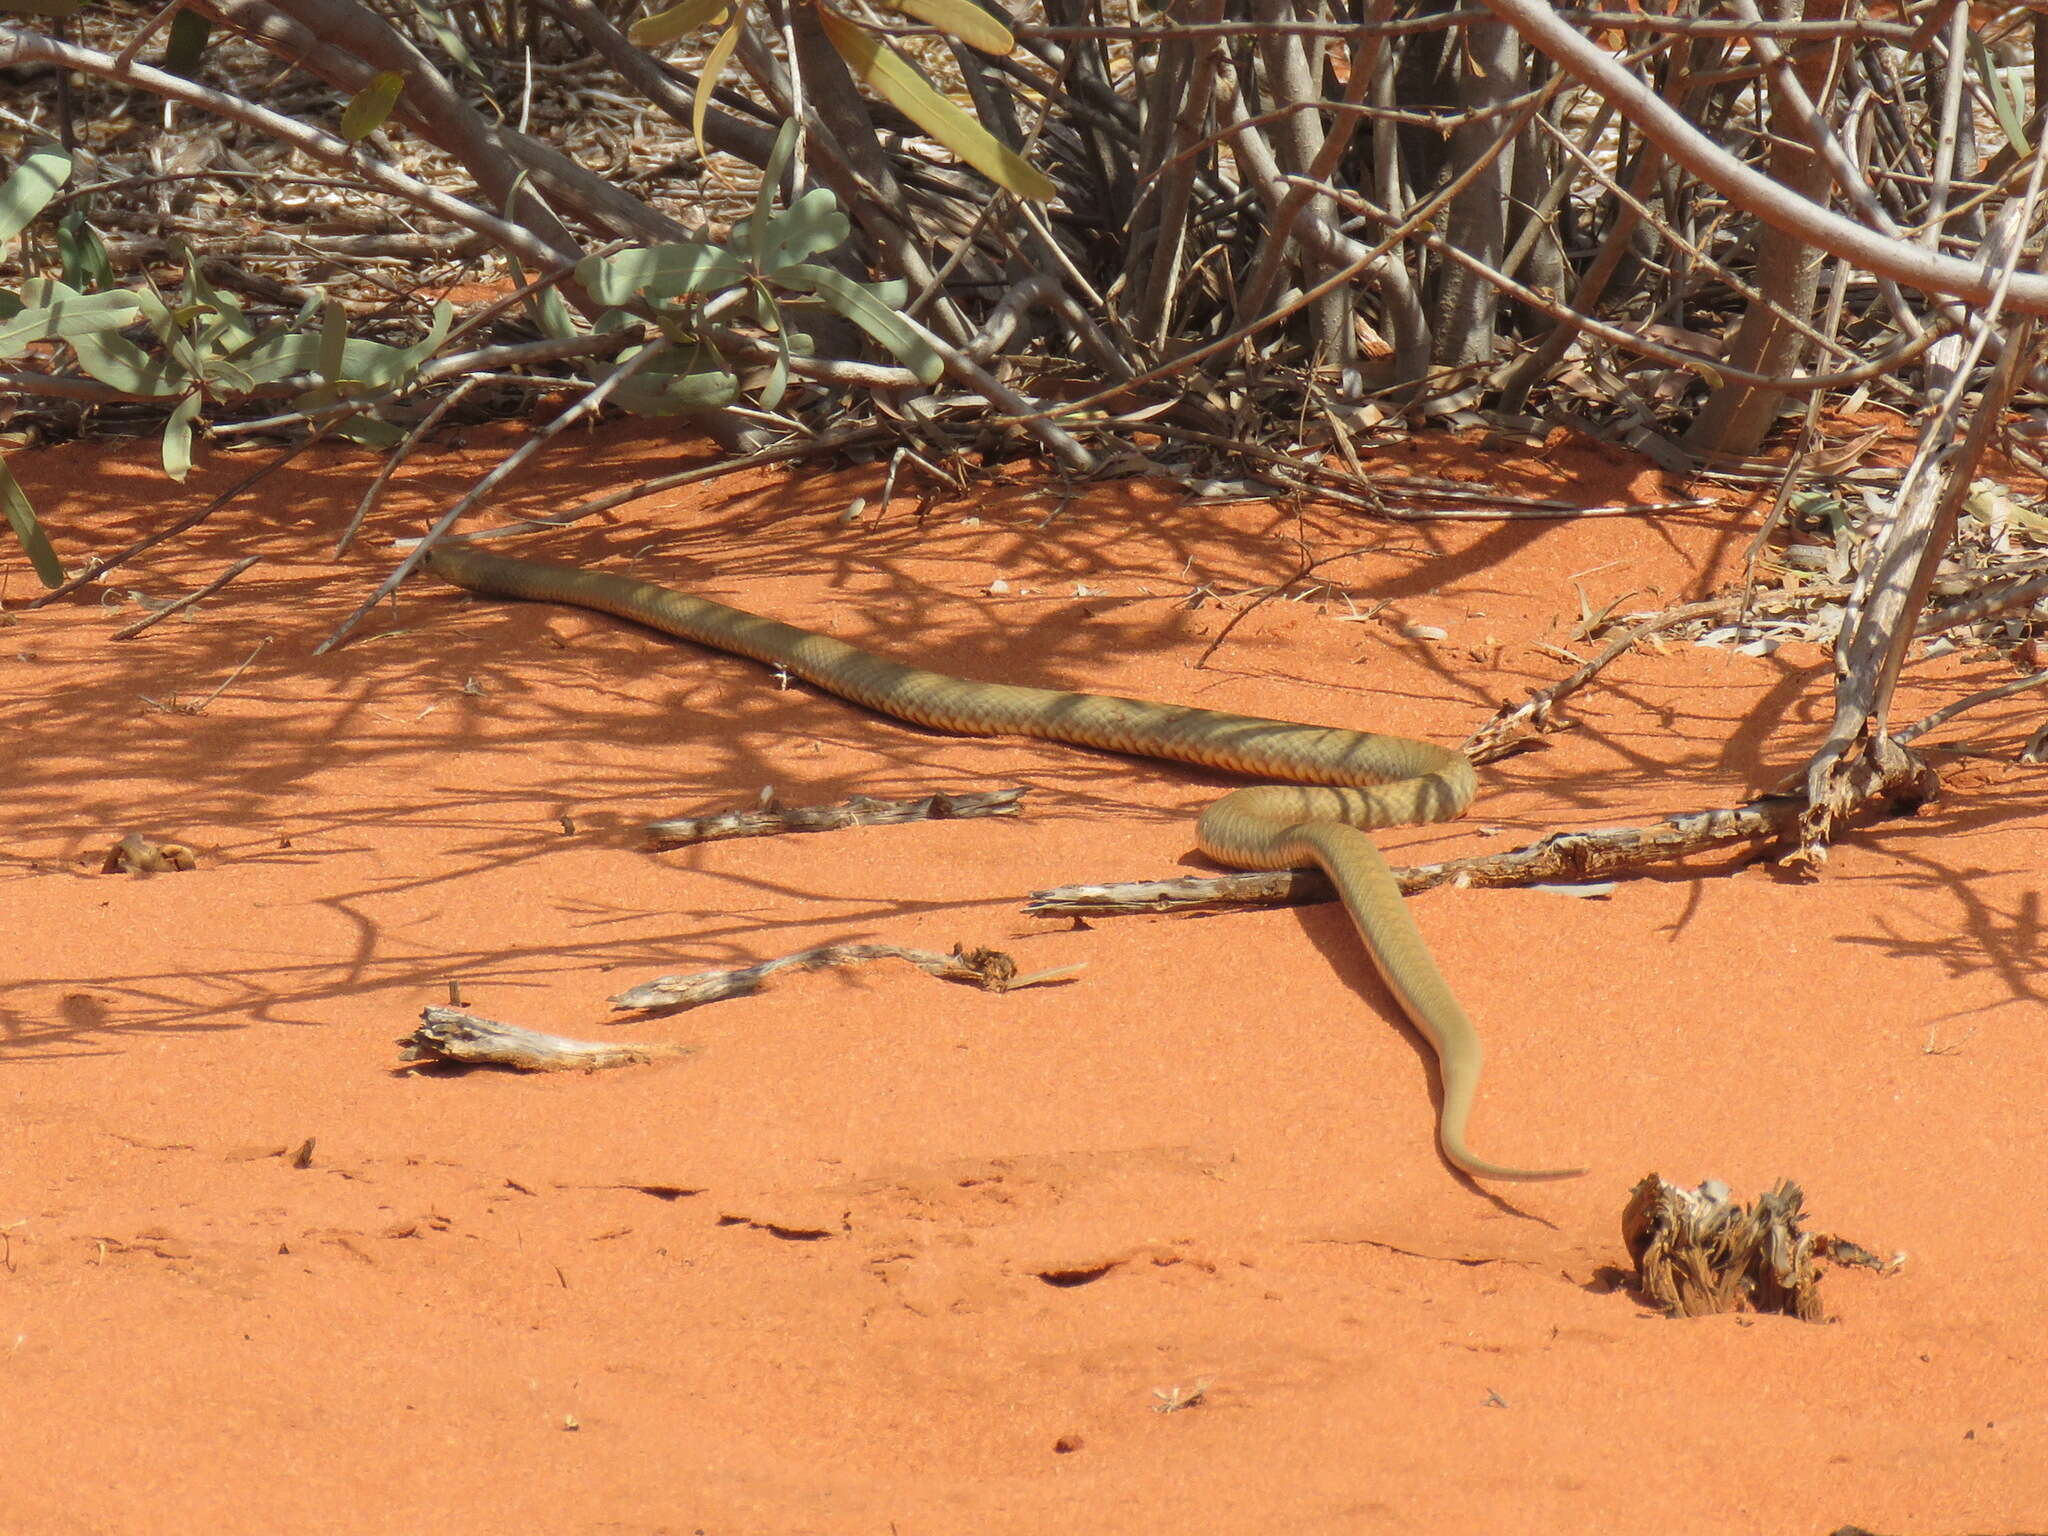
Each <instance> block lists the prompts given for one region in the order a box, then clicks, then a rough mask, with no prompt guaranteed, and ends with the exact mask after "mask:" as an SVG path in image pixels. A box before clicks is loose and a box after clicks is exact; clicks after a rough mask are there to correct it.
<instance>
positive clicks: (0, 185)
mask: <svg viewBox="0 0 2048 1536" xmlns="http://www.w3.org/2000/svg"><path fill="white" fill-rule="evenodd" d="M70 179H71V157H70V156H69V155H67V154H66V153H64V151H63V150H61V149H59V148H57V146H56V145H54V144H41V145H38V146H37V147H36V148H34V149H32V150H30V151H29V152H28V158H27V159H25V160H23V161H22V162H21V164H20V165H18V166H16V167H15V169H14V174H13V175H11V176H9V177H8V178H7V180H5V181H4V182H0V243H4V242H6V241H9V240H12V239H13V238H14V237H15V236H16V235H18V234H20V233H21V232H22V231H23V230H24V229H26V228H28V226H29V222H30V221H31V220H32V219H34V218H35V216H36V215H37V214H39V213H41V212H42V211H43V210H44V209H45V208H47V207H49V206H50V199H51V198H53V197H55V196H56V195H57V193H58V191H59V190H60V189H61V188H62V187H63V185H64V183H65V182H67V181H69V180H70Z"/></svg>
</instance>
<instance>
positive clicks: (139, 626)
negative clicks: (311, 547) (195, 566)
mask: <svg viewBox="0 0 2048 1536" xmlns="http://www.w3.org/2000/svg"><path fill="white" fill-rule="evenodd" d="M262 558H263V557H262V556H261V555H245V556H243V557H242V558H241V559H240V560H237V561H236V562H235V563H234V564H233V565H231V566H229V567H228V568H227V569H226V570H225V571H223V572H221V574H220V575H218V576H216V577H214V578H213V580H211V581H209V582H208V583H207V584H206V585H205V586H203V587H201V588H200V589H199V590H198V591H197V592H187V593H186V594H185V595H184V596H183V597H180V598H174V599H172V600H171V601H170V602H168V603H165V604H164V605H163V607H161V608H158V609H155V610H153V611H151V612H149V613H146V614H144V615H143V616H142V617H141V618H139V619H137V620H136V621H135V622H134V623H133V624H129V625H126V626H124V627H123V628H120V629H117V630H115V631H114V633H113V636H112V638H113V639H116V640H132V639H134V638H135V637H136V636H137V635H139V634H141V633H142V632H143V631H144V630H145V629H147V628H149V626H150V625H152V624H161V623H162V622H163V621H164V620H165V619H168V618H169V617H170V616H171V615H172V614H174V613H183V612H184V611H185V610H186V609H187V608H190V607H191V606H192V605H193V604H194V603H197V602H199V601H201V600H202V599H204V598H208V597H211V596H213V594H214V593H216V592H218V591H219V590H220V589H221V588H222V587H224V586H226V585H227V584H228V583H229V582H231V581H233V580H234V579H235V578H236V577H237V576H239V575H241V574H242V572H244V571H246V570H247V569H249V567H250V566H252V565H254V564H255V563H256V562H257V561H258V560H260V559H262Z"/></svg>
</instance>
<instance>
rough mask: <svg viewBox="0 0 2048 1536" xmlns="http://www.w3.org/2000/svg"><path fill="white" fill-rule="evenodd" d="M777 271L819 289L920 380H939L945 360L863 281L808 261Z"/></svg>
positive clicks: (783, 278)
mask: <svg viewBox="0 0 2048 1536" xmlns="http://www.w3.org/2000/svg"><path fill="white" fill-rule="evenodd" d="M775 275H776V277H777V279H778V280H780V281H782V282H786V283H790V284H792V285H797V286H802V287H805V288H809V289H810V290H811V291H812V292H814V293H816V294H817V295H818V297H819V298H821V299H823V300H824V301H825V302H826V304H828V305H829V306H831V307H832V308H833V309H834V310H837V311H838V312H839V313H840V314H842V315H844V316H845V317H846V318H847V319H849V320H851V321H852V322H853V323H854V324H855V325H857V326H859V327H860V328H861V329H862V330H864V331H866V332H867V333H868V334H869V335H870V336H872V337H874V339H875V340H876V341H877V342H879V343H881V345H882V346H884V347H886V348H888V350H889V351H890V352H892V353H894V354H895V356H896V358H897V360H898V361H899V362H901V363H902V364H903V365H904V366H905V367H906V368H908V369H910V371H911V372H912V373H915V374H916V375H917V377H918V379H919V381H920V382H922V383H924V384H936V383H937V382H938V380H939V376H940V375H941V374H942V373H944V372H945V371H946V364H945V360H944V359H943V358H941V357H940V356H939V354H938V353H937V352H935V351H933V350H932V346H931V343H930V342H928V341H926V340H925V339H924V337H923V336H921V335H919V334H918V332H917V330H916V328H915V327H913V326H912V325H911V324H910V322H909V321H907V320H905V319H904V318H903V316H902V315H900V314H898V313H897V312H896V310H894V309H893V308H891V307H890V306H889V305H887V304H884V303H883V302H882V301H881V300H880V299H878V298H877V297H876V296H875V295H874V293H873V292H872V291H870V290H869V289H868V288H866V287H865V286H863V285H862V284H860V283H856V282H854V281H853V280H852V279H851V278H848V277H842V276H841V275H840V274H839V273H837V272H834V271H833V270H832V269H831V268H830V267H819V266H811V265H808V264H799V265H796V266H791V267H784V268H783V269H782V270H781V271H780V272H778V273H776V274H775Z"/></svg>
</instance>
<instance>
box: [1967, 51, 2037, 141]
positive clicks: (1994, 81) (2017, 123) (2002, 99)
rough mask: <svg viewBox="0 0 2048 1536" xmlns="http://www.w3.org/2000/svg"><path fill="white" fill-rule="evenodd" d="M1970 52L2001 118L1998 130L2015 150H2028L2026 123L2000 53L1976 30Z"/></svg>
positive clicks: (1997, 114)
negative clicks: (1992, 49)
mask: <svg viewBox="0 0 2048 1536" xmlns="http://www.w3.org/2000/svg"><path fill="white" fill-rule="evenodd" d="M1969 52H1970V62H1971V64H1973V65H1974V66H1975V67H1976V70H1977V77H1978V78H1979V79H1981V80H1982V81H1983V82H1984V90H1985V93H1986V94H1987V95H1989V96H1990V98H1991V111H1992V115H1993V116H1995V117H1996V118H1997V119H1998V128H1999V131H2000V132H2001V133H2003V134H2004V135H2005V141H2006V143H2008V144H2010V145H2011V146H2012V147H2013V151H2014V153H2016V154H2022V155H2024V154H2026V153H2027V129H2026V124H2025V123H2024V122H2023V121H2021V118H2020V109H2019V104H2018V103H2017V102H2015V101H2014V100H2013V99H2012V87H2011V86H2010V85H2009V84H2007V83H2006V78H2005V71H2004V70H2002V69H2000V68H1999V67H1998V59H1997V57H1996V56H1995V55H1994V54H1993V53H1992V52H1991V49H1990V47H1989V45H1987V44H1986V43H1985V41H1984V39H1983V37H1982V36H1981V35H1980V34H1979V33H1977V32H1976V31H1974V30H1973V31H1972V32H1971V33H1970V40H1969Z"/></svg>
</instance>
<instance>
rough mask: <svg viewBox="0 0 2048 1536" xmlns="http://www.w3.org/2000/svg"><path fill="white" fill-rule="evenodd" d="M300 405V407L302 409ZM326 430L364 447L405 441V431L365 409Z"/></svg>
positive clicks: (388, 446) (384, 446)
mask: <svg viewBox="0 0 2048 1536" xmlns="http://www.w3.org/2000/svg"><path fill="white" fill-rule="evenodd" d="M304 408H305V407H304V406H301V407H300V409H302V410H303V409H304ZM327 430H328V431H330V432H332V433H334V434H335V436H337V437H345V438H347V439H348V440H349V441H350V442H352V443H361V444H362V445H363V446H364V447H365V448H376V449H379V450H382V449H386V448H396V447H397V446H398V445H399V444H400V443H402V442H404V441H405V433H403V432H402V431H400V430H399V429H398V428H397V427H394V426H393V425H391V423H390V422H388V421H379V420H378V419H377V418H376V417H375V416H372V415H371V414H370V413H369V412H367V411H358V412H357V413H356V414H355V415H353V416H348V417H344V418H343V419H342V420H341V421H339V422H336V423H335V424H334V425H332V426H330V427H329V428H328V429H327Z"/></svg>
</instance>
